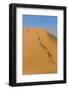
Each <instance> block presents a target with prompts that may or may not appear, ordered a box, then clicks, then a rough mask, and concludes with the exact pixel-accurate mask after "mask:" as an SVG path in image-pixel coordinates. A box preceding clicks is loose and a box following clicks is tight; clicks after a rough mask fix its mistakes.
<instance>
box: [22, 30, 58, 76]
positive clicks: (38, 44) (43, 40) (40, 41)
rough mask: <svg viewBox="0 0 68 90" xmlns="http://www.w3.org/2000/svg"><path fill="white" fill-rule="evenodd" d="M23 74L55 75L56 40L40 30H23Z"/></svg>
mask: <svg viewBox="0 0 68 90" xmlns="http://www.w3.org/2000/svg"><path fill="white" fill-rule="evenodd" d="M22 42H23V49H24V50H23V52H24V54H23V65H22V66H23V69H22V70H23V74H24V75H31V74H48V73H57V38H56V37H55V36H54V35H52V34H51V33H49V32H48V30H46V29H42V28H25V29H24V30H23V41H22Z"/></svg>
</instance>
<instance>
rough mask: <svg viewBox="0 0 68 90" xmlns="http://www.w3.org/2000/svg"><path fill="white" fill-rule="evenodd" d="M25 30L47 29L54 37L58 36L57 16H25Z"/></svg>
mask: <svg viewBox="0 0 68 90" xmlns="http://www.w3.org/2000/svg"><path fill="white" fill-rule="evenodd" d="M23 22H24V28H25V27H26V28H29V27H32V28H35V27H39V28H46V29H48V31H50V32H51V33H52V34H53V35H55V36H57V16H37V15H24V16H23Z"/></svg>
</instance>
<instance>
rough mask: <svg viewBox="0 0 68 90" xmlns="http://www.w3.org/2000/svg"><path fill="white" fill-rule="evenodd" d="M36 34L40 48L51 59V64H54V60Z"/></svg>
mask: <svg viewBox="0 0 68 90" xmlns="http://www.w3.org/2000/svg"><path fill="white" fill-rule="evenodd" d="M36 34H37V38H38V41H39V44H40V46H41V47H42V48H43V49H44V50H45V52H46V53H47V55H48V57H49V58H50V59H51V61H52V63H53V64H55V62H54V60H53V59H52V55H51V54H50V52H49V51H48V49H47V47H46V46H44V45H43V43H42V42H41V39H40V37H39V35H38V32H37V33H36Z"/></svg>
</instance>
